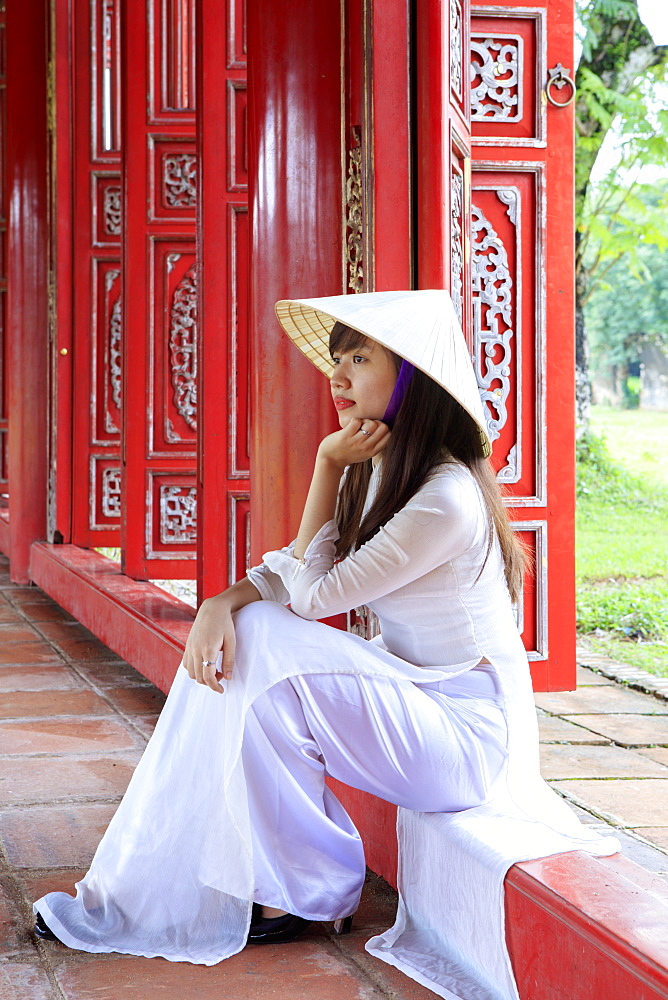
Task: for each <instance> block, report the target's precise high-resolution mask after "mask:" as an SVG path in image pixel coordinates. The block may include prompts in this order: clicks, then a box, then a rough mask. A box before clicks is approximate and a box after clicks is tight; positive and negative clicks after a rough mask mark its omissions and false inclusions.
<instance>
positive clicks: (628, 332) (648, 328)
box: [585, 245, 668, 373]
mask: <svg viewBox="0 0 668 1000" xmlns="http://www.w3.org/2000/svg"><path fill="white" fill-rule="evenodd" d="M634 263H637V265H638V269H639V270H640V273H639V274H638V273H634V270H635V268H632V266H631V265H632V264H634ZM585 316H586V322H587V331H588V335H589V343H590V348H591V368H592V371H593V372H594V373H597V372H600V373H603V372H610V371H611V370H612V368H614V367H620V366H621V367H623V366H625V365H626V364H627V363H628V362H631V361H637V360H638V359H639V357H640V352H641V350H642V348H643V346H644V345H645V344H647V343H653V344H656V345H657V346H658V347H660V348H662V349H664V350H668V253H666V252H663V253H661V252H659V251H657V249H656V248H654V247H651V246H644V245H640V246H639V247H638V248H637V250H636V252H635V254H634V256H633V259H632V260H628V261H627V260H623V259H619V260H616V261H614V263H613V264H612V266H611V267H610V268H609V269H608V271H607V273H606V274H605V275H604V276H602V278H601V280H600V281H599V282H598V283H597V284H596V285H595V287H594V288H593V289H592V292H591V295H590V297H589V299H588V301H587V304H586V311H585Z"/></svg>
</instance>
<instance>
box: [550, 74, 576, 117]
mask: <svg viewBox="0 0 668 1000" xmlns="http://www.w3.org/2000/svg"><path fill="white" fill-rule="evenodd" d="M547 72H548V74H549V78H548V81H547V83H546V84H545V96H546V97H547V99H548V101H549V102H550V104H551V105H552V106H553V107H555V108H567V107H568V105H569V104H572V102H573V101H574V100H575V83H574V81H573V80H572V79H571V78H570V76H569V75H568V74H569V73H570V70H568V69H564V67H563V66H562V65H561V63H557V65H556V66H555V67H554V69H549V70H548V71H547ZM553 87H555V88H556V89H557V90H561V89H562V88H563V87H570V93H569V95H568V97H567V98H566V100H565V101H555V99H554V96H553V94H552V88H553Z"/></svg>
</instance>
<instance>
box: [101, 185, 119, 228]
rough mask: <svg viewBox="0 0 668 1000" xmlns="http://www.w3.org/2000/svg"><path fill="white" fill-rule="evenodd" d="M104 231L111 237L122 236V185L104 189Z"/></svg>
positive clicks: (108, 186)
mask: <svg viewBox="0 0 668 1000" xmlns="http://www.w3.org/2000/svg"><path fill="white" fill-rule="evenodd" d="M104 231H105V233H108V235H109V236H120V235H121V187H120V184H108V185H107V187H106V188H105V189H104Z"/></svg>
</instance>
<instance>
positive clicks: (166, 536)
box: [160, 486, 197, 545]
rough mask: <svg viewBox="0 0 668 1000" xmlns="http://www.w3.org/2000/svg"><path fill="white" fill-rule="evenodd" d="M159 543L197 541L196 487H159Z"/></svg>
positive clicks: (179, 543) (190, 542) (175, 543)
mask: <svg viewBox="0 0 668 1000" xmlns="http://www.w3.org/2000/svg"><path fill="white" fill-rule="evenodd" d="M160 541H161V542H162V544H163V545H183V544H192V543H194V542H196V541H197V489H196V487H194V486H161V487H160Z"/></svg>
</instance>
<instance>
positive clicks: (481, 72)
mask: <svg viewBox="0 0 668 1000" xmlns="http://www.w3.org/2000/svg"><path fill="white" fill-rule="evenodd" d="M522 66H523V45H522V39H521V37H519V36H517V35H500V36H496V37H495V38H484V37H480V36H475V35H474V36H473V37H472V38H471V121H472V122H479V121H503V122H519V121H521V120H522V114H523V102H522V87H521V84H520V78H521V74H522Z"/></svg>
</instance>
